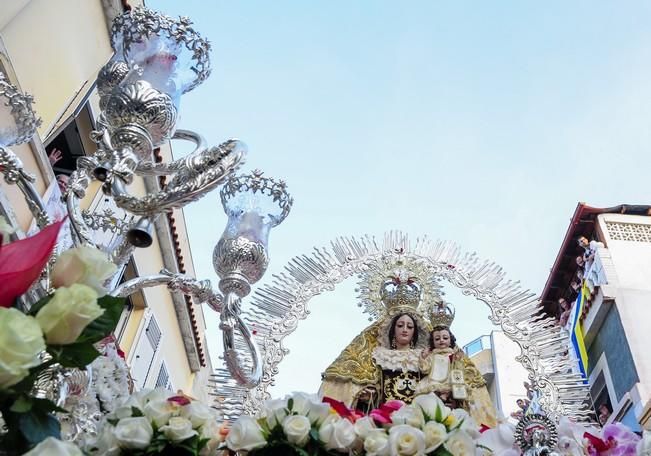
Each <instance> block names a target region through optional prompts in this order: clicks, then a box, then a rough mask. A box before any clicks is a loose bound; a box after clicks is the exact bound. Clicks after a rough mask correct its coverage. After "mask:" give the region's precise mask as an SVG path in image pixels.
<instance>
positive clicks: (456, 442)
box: [444, 430, 476, 456]
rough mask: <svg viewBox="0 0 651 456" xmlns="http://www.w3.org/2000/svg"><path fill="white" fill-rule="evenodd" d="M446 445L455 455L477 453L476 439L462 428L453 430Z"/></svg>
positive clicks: (463, 455)
mask: <svg viewBox="0 0 651 456" xmlns="http://www.w3.org/2000/svg"><path fill="white" fill-rule="evenodd" d="M444 446H445V449H446V450H448V451H449V452H450V453H452V455H453V456H465V455H468V454H475V449H476V445H475V441H474V440H473V439H472V438H471V437H470V436H469V435H468V434H467V433H465V432H464V431H461V430H457V431H454V432H451V433H450V435H449V437H448V439H447V440H446V442H445V443H444Z"/></svg>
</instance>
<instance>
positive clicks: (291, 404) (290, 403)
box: [287, 397, 294, 411]
mask: <svg viewBox="0 0 651 456" xmlns="http://www.w3.org/2000/svg"><path fill="white" fill-rule="evenodd" d="M287 408H288V409H289V410H291V411H294V398H293V397H290V398H289V400H288V401H287Z"/></svg>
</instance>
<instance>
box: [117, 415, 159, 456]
mask: <svg viewBox="0 0 651 456" xmlns="http://www.w3.org/2000/svg"><path fill="white" fill-rule="evenodd" d="M113 435H115V438H116V439H117V441H118V443H119V444H120V447H122V448H126V449H137V450H142V449H144V448H147V447H148V446H149V443H150V442H151V438H152V437H153V435H154V429H152V427H151V424H150V423H149V420H148V419H147V418H145V417H144V416H138V417H132V418H124V419H122V420H120V421H118V424H117V425H116V426H115V430H114V431H113Z"/></svg>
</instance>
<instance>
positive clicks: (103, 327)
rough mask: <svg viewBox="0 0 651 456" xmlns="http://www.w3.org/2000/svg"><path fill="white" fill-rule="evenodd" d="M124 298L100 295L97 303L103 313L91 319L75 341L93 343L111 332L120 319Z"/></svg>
mask: <svg viewBox="0 0 651 456" xmlns="http://www.w3.org/2000/svg"><path fill="white" fill-rule="evenodd" d="M124 302H125V300H124V298H116V297H114V296H102V297H101V298H99V299H98V300H97V304H98V305H99V306H100V307H101V308H102V309H104V313H103V314H102V315H100V316H99V317H97V318H96V319H95V320H93V321H92V322H91V323H90V324H89V325H88V326H86V328H85V329H84V330H83V332H82V333H81V334H80V336H79V338H78V339H77V342H90V343H93V344H94V343H95V342H99V341H100V340H102V339H104V338H105V337H106V336H108V335H109V334H111V333H112V332H113V330H114V329H115V327H116V326H117V324H118V321H119V320H120V316H121V315H122V310H123V309H124Z"/></svg>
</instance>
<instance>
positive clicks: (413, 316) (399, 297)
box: [320, 276, 429, 412]
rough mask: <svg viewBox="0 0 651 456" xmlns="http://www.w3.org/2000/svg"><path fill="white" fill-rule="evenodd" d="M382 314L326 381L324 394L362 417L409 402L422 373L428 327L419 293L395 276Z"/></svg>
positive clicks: (342, 356)
mask: <svg viewBox="0 0 651 456" xmlns="http://www.w3.org/2000/svg"><path fill="white" fill-rule="evenodd" d="M380 296H381V302H382V304H383V306H384V311H383V312H382V314H381V317H380V318H379V319H378V321H377V322H375V323H374V324H372V325H371V326H369V327H367V328H366V329H364V330H363V331H362V332H361V333H360V334H359V335H358V336H357V337H355V339H353V341H352V342H351V343H350V344H349V345H348V346H347V347H346V348H345V349H344V350H343V351H342V352H341V354H340V355H339V357H337V359H336V360H335V361H334V362H333V363H332V364H331V365H330V366H329V367H328V368H327V369H326V371H325V372H324V373H323V375H322V379H323V383H322V384H321V390H320V394H321V395H323V396H328V397H331V398H334V399H337V400H339V401H342V402H344V403H345V404H346V405H347V406H349V407H354V408H357V409H360V410H362V411H364V412H366V411H368V410H369V409H371V408H375V407H377V406H379V405H380V404H382V403H384V402H386V401H388V400H392V399H398V400H401V401H404V402H407V403H409V402H411V400H412V398H413V397H414V394H415V393H416V387H417V386H418V383H419V382H420V380H421V379H423V378H424V373H423V372H421V370H420V360H421V353H422V352H423V350H425V349H426V348H427V346H428V338H429V337H428V336H429V324H428V323H427V321H426V320H425V319H424V318H423V316H422V313H421V312H420V311H419V309H418V307H419V303H420V287H419V286H418V285H417V284H416V283H415V282H414V281H413V280H411V279H409V278H406V277H402V278H401V277H399V276H393V277H389V278H387V279H386V281H385V283H384V284H383V287H382V290H381V292H380Z"/></svg>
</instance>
